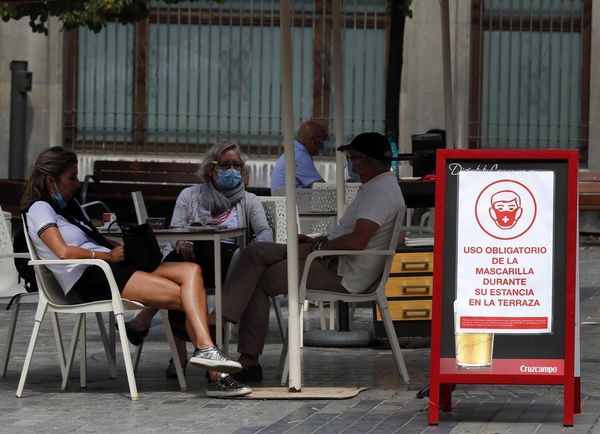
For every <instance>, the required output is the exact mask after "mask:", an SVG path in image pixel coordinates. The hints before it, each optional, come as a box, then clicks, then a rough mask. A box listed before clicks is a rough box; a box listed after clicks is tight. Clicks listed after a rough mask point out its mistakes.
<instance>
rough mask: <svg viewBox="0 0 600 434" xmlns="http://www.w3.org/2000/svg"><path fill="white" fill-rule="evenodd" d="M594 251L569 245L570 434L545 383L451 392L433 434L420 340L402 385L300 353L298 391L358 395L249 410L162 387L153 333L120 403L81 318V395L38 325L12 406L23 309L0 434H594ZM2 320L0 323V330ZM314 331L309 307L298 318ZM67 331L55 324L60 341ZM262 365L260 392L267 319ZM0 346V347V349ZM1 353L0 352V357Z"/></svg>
mask: <svg viewBox="0 0 600 434" xmlns="http://www.w3.org/2000/svg"><path fill="white" fill-rule="evenodd" d="M598 264H600V246H583V247H581V248H580V267H581V276H580V286H581V320H582V324H583V325H582V326H581V337H582V345H581V371H582V400H583V402H582V413H581V414H579V415H576V417H575V427H573V428H563V426H562V412H563V410H562V389H561V388H559V387H550V386H538V387H533V386H467V385H459V386H458V387H457V389H456V391H455V392H454V394H453V398H454V402H453V404H454V408H453V412H451V413H447V414H444V413H441V419H440V425H439V426H437V427H429V426H428V425H427V399H426V398H425V399H416V398H415V394H416V392H417V391H419V390H420V389H422V388H424V387H425V386H427V382H428V369H429V342H428V340H427V339H422V338H421V339H419V338H413V339H404V340H403V341H402V344H403V346H404V347H405V349H404V355H405V358H406V362H407V365H408V370H409V373H410V375H411V380H412V382H411V384H410V385H409V386H408V387H407V386H406V385H404V384H403V383H402V381H401V379H400V377H399V376H398V373H397V371H396V368H395V364H394V362H393V357H392V355H391V352H390V351H389V350H386V349H384V348H377V347H371V348H361V349H313V348H305V349H304V365H303V373H304V386H363V387H368V388H369V390H367V391H365V392H362V393H360V394H359V395H358V396H357V397H355V398H353V399H348V400H338V401H334V400H310V401H283V400H281V401H260V400H242V399H232V400H218V399H210V398H207V397H206V395H205V390H206V380H205V378H204V371H203V370H202V369H194V367H191V366H190V368H189V369H188V372H187V379H188V385H189V389H188V391H187V392H180V391H178V386H177V382H176V381H174V380H166V379H165V378H164V372H163V371H164V368H165V367H166V365H167V361H168V359H169V355H168V350H167V346H166V343H165V342H164V338H163V336H164V335H163V334H162V330H161V328H160V327H154V328H153V329H152V332H151V334H150V336H149V338H148V340H147V343H146V345H145V347H144V352H143V355H142V360H141V362H140V368H139V371H138V375H137V382H138V390H139V393H140V398H141V399H140V401H137V402H132V401H130V400H129V398H128V387H127V380H126V377H125V370H124V367H123V363H122V358H120V357H118V358H117V362H118V374H119V376H118V378H117V379H114V380H111V379H108V371H107V369H106V363H105V359H104V353H103V351H102V347H101V345H100V342H99V340H98V339H97V338H96V337H95V336H94V334H96V332H95V330H96V325H95V322H92V317H90V318H89V320H88V328H89V332H88V334H89V336H90V338H89V346H88V355H89V357H88V387H87V389H84V390H83V389H80V388H79V381H78V376H79V365H78V363H76V364H75V366H74V369H73V372H72V375H71V378H72V380H71V384H70V387H69V388H68V390H67V391H65V392H60V391H59V386H60V371H59V368H58V365H57V360H56V353H55V348H54V343H53V342H54V340H53V336H52V331H51V326H50V322H49V321H48V322H45V323H44V324H43V326H42V334H41V336H40V338H39V339H38V345H37V350H36V352H35V354H34V359H33V362H32V366H31V369H30V373H29V378H28V381H27V384H26V388H25V392H24V395H23V398H21V399H17V398H15V391H16V387H17V382H18V378H19V371H20V368H21V366H22V364H23V357H24V354H25V350H26V345H27V343H28V340H29V336H30V333H31V322H32V317H33V310H32V309H25V310H24V311H23V318H22V320H21V321H19V326H18V331H17V336H16V338H15V347H14V349H13V356H12V358H11V362H10V364H9V372H8V375H7V378H6V379H0V433H5V432H6V433H8V432H10V433H13V432H19V433H23V432H27V433H30V432H44V433H66V432H89V433H91V432H119V433H121V432H126V433H147V432H195V433H254V432H261V433H283V432H286V433H312V432H318V433H338V432H347V433H363V432H364V433H366V432H369V433H392V432H400V433H420V432H452V433H553V432H573V433H588V432H595V433H600V422H599V415H600V373H599V369H598V363H599V362H600V339H599V338H600V325H599V323H600V267H599V266H598ZM8 317H9V316H8V315H6V314H0V330H6V328H7V326H8ZM307 318H308V321H309V322H310V323H311V326H312V327H316V325H317V322H318V321H317V314H316V309H311V311H310V312H309V314H308V315H307ZM370 320H371V311H370V310H369V309H358V318H357V321H356V327H369V324H370ZM71 324H72V322H71V321H70V320H68V319H67V318H65V319H64V320H61V325H62V326H63V331H64V332H65V334H67V332H70V330H71V329H70V327H71ZM271 325H272V326H271V333H272V334H271V335H270V336H269V341H268V344H267V347H266V351H265V354H264V356H263V358H262V365H263V370H264V372H265V374H266V378H265V381H264V382H263V385H264V386H275V385H277V379H276V378H275V372H276V366H277V362H278V358H279V351H280V348H281V344H280V343H279V342H278V340H277V333H276V327H275V323H274V320H273V319H272V324H271ZM3 340H4V337H2V339H1V341H0V342H1V343H0V345H1V346H0V348H3V345H4V342H3ZM0 351H2V350H0Z"/></svg>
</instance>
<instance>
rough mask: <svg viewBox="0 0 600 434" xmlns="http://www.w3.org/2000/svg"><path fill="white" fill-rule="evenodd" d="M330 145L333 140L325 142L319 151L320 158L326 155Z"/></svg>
mask: <svg viewBox="0 0 600 434" xmlns="http://www.w3.org/2000/svg"><path fill="white" fill-rule="evenodd" d="M329 145H331V139H327V140H325V141H324V142H323V147H322V148H321V149H319V155H320V156H323V155H324V154H325V151H326V150H327V148H329Z"/></svg>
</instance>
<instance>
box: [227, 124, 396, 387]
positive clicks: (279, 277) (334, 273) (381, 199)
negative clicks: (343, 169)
mask: <svg viewBox="0 0 600 434" xmlns="http://www.w3.org/2000/svg"><path fill="white" fill-rule="evenodd" d="M338 151H342V152H345V153H346V158H347V159H348V161H349V162H351V163H352V170H353V171H354V172H355V173H357V174H358V176H359V177H360V180H361V181H362V182H363V185H362V187H361V189H360V190H359V192H358V194H357V195H356V198H355V199H354V201H352V203H351V204H350V205H349V207H348V209H347V210H346V212H345V213H344V215H343V216H342V218H341V219H340V222H339V224H338V225H337V226H336V227H335V229H334V230H333V232H332V233H331V234H329V235H327V236H324V237H319V238H311V237H308V236H306V235H299V236H298V237H299V238H298V239H299V243H300V244H299V247H298V248H299V258H300V264H299V266H300V274H299V275H302V269H303V267H304V260H305V259H306V257H307V256H308V254H309V253H310V252H313V251H315V250H321V249H327V250H364V249H377V250H383V249H387V248H388V246H389V242H390V237H391V236H392V232H393V229H394V223H395V220H396V216H397V215H398V213H399V212H404V210H405V205H404V199H403V197H402V192H401V191H400V187H399V186H398V182H397V181H396V178H395V177H394V174H393V173H392V172H390V165H391V161H392V151H391V147H390V144H389V142H388V141H387V139H386V138H385V137H384V136H383V135H381V134H379V133H363V134H359V135H358V136H356V137H355V138H354V140H352V142H351V143H350V144H348V145H344V146H340V147H339V148H338ZM384 263H385V258H384V257H380V256H374V255H372V256H367V255H364V256H361V255H356V256H354V255H353V256H339V257H338V256H326V257H320V258H317V259H316V260H315V261H314V262H313V263H312V265H311V267H310V272H309V274H308V282H307V287H309V288H311V289H315V290H323V291H335V292H349V293H360V292H364V291H366V290H367V289H368V288H370V287H371V286H372V285H373V284H374V283H375V282H376V281H377V280H378V279H379V278H380V276H381V273H382V272H383V266H384ZM283 293H287V247H286V246H285V245H283V244H274V243H266V242H254V243H252V244H250V245H249V246H248V247H247V248H246V249H244V250H243V252H242V255H241V257H240V260H239V262H238V264H237V265H236V268H235V269H234V271H233V273H231V278H230V279H229V280H228V281H227V282H226V283H225V286H224V288H223V317H224V318H225V320H227V321H229V322H233V323H239V324H240V331H239V340H238V352H239V353H240V354H241V355H240V358H239V361H240V363H241V364H242V368H243V370H242V371H241V372H239V373H236V374H231V375H232V376H233V377H234V378H236V379H237V380H238V381H242V382H253V381H260V380H261V379H262V369H261V367H260V365H259V364H258V358H259V356H260V354H261V353H262V350H263V347H264V343H265V336H266V332H267V327H268V324H269V298H268V297H269V296H270V295H277V294H283Z"/></svg>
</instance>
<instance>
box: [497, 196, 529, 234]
mask: <svg viewBox="0 0 600 434" xmlns="http://www.w3.org/2000/svg"><path fill="white" fill-rule="evenodd" d="M490 202H491V207H490V209H489V212H490V217H491V218H492V220H494V223H496V226H498V227H499V228H500V229H510V228H512V227H513V226H514V225H516V224H517V222H518V221H519V219H520V218H521V215H522V214H523V208H521V197H520V196H519V195H518V194H517V193H515V192H514V191H512V190H502V191H499V192H497V193H495V194H494V195H493V196H492V197H491V199H490Z"/></svg>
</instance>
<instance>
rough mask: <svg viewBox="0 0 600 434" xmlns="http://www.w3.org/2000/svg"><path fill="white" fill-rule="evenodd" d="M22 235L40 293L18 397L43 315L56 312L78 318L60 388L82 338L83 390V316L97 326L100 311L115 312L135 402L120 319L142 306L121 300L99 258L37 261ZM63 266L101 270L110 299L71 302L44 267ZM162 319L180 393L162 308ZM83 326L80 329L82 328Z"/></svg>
mask: <svg viewBox="0 0 600 434" xmlns="http://www.w3.org/2000/svg"><path fill="white" fill-rule="evenodd" d="M23 224H24V228H26V227H27V226H26V223H25V220H24V221H23ZM24 232H25V239H26V240H27V247H28V249H29V253H30V255H31V258H32V260H31V261H30V262H29V264H30V265H32V266H33V267H34V270H35V275H36V279H37V282H38V287H39V290H40V293H39V302H38V307H37V310H36V313H35V322H34V325H33V332H32V333H31V340H30V341H29V346H28V348H27V355H26V357H25V363H24V365H23V370H22V371H21V378H20V380H19V386H18V388H17V397H19V398H20V397H21V396H22V395H23V388H24V387H25V381H26V379H27V373H28V371H29V365H30V364H31V359H32V356H33V350H34V348H35V343H36V339H37V336H38V333H39V329H40V324H41V322H42V320H43V319H44V315H45V314H46V312H47V311H49V312H56V313H65V314H68V313H70V314H75V315H77V318H76V320H75V329H74V332H73V337H72V339H71V345H70V348H69V353H68V358H67V362H66V366H65V375H63V382H62V385H61V390H64V389H65V388H66V387H67V382H68V378H69V373H70V370H71V365H72V363H73V358H74V356H75V351H76V349H77V342H78V340H79V339H81V353H82V354H81V360H80V363H81V368H80V376H81V385H82V387H85V385H86V382H87V379H86V365H85V332H86V331H85V321H84V315H85V314H86V313H96V317H97V318H98V321H99V323H100V322H101V318H102V315H101V314H102V312H109V313H111V312H112V313H114V315H115V317H116V321H117V326H118V328H119V337H120V340H121V348H122V350H123V359H124V361H125V370H126V372H127V381H128V383H129V391H130V394H131V399H132V400H134V401H136V400H138V399H139V396H138V392H137V386H136V382H135V374H134V371H133V364H132V362H131V353H130V352H129V342H128V340H127V332H126V330H125V322H124V320H123V312H124V311H125V310H128V309H133V310H138V309H141V308H143V307H145V306H144V305H143V304H142V303H139V302H135V301H131V300H127V299H124V298H121V294H120V293H119V290H118V288H117V284H116V282H115V279H114V276H113V274H112V271H111V269H110V267H109V265H108V263H107V262H105V261H103V260H100V259H53V260H40V259H39V257H38V255H37V252H36V250H35V247H34V246H33V244H32V243H31V240H30V239H29V234H28V232H27V230H25V231H24ZM66 264H85V265H91V266H98V267H100V268H101V269H102V271H104V273H105V275H106V278H107V280H108V283H109V286H110V291H111V294H112V298H111V299H110V300H102V301H95V302H91V303H73V302H71V301H69V300H68V299H67V297H66V296H65V295H64V293H63V290H62V288H61V287H60V285H59V284H58V282H57V281H56V279H55V277H54V275H53V274H52V272H51V271H50V270H49V269H48V268H47V267H46V266H47V265H66ZM160 313H161V318H162V321H163V326H164V329H165V334H166V335H167V341H168V343H169V348H170V350H171V355H172V357H173V360H174V363H175V369H176V371H177V377H178V380H179V386H180V387H181V390H186V389H187V385H186V382H185V377H184V375H183V369H182V367H181V363H180V362H179V358H178V357H177V350H176V349H175V341H174V339H173V333H172V331H171V326H170V324H169V321H168V318H167V311H166V310H164V309H161V310H160ZM82 324H83V327H82ZM110 326H112V324H111V325H110ZM100 334H101V336H102V342H103V344H104V350H105V353H106V357H107V359H108V363H109V369H110V370H111V374H112V373H115V372H116V370H115V367H114V359H112V360H111V358H112V352H111V350H110V348H109V342H108V338H107V336H106V329H105V328H104V327H103V326H102V327H100Z"/></svg>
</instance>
